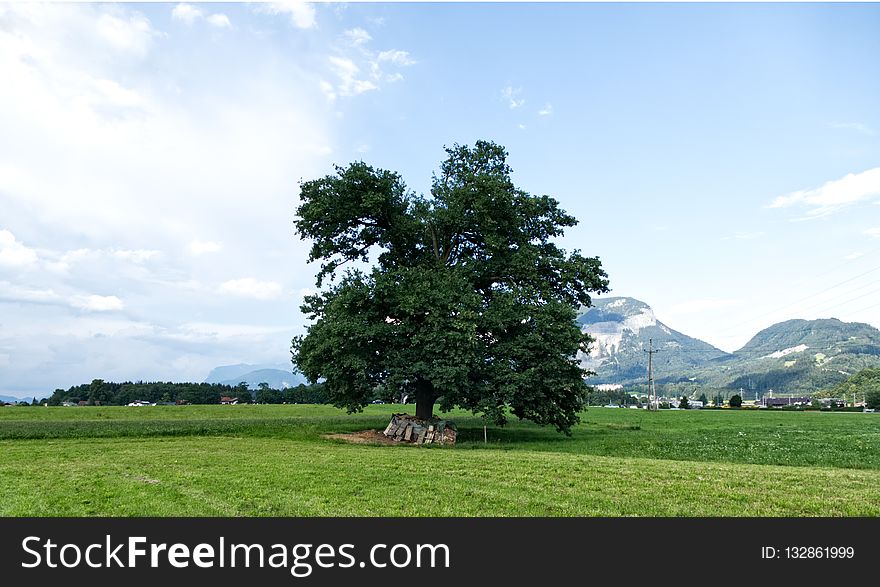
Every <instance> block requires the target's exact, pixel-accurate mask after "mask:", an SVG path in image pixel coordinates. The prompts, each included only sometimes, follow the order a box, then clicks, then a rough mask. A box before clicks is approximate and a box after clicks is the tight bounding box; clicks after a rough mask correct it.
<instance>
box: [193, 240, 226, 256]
mask: <svg viewBox="0 0 880 587" xmlns="http://www.w3.org/2000/svg"><path fill="white" fill-rule="evenodd" d="M187 250H189V252H190V254H193V255H204V254H206V253H219V252H220V251H222V250H223V244H222V243H218V242H214V241H201V240H194V241H190V243H189V244H188V245H187Z"/></svg>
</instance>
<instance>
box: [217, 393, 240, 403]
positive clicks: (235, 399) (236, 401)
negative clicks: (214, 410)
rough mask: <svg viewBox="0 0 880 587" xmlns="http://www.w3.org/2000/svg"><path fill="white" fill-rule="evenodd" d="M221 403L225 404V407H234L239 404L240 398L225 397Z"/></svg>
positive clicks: (221, 399)
mask: <svg viewBox="0 0 880 587" xmlns="http://www.w3.org/2000/svg"><path fill="white" fill-rule="evenodd" d="M220 403H221V404H223V405H224V406H234V405H235V404H237V403H238V398H237V397H228V396H225V395H224V396H223V397H221V398H220Z"/></svg>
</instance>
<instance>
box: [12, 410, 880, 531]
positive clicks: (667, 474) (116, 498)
mask: <svg viewBox="0 0 880 587" xmlns="http://www.w3.org/2000/svg"><path fill="white" fill-rule="evenodd" d="M408 407H409V408H410V410H411V409H412V406H408ZM394 411H403V407H402V406H388V405H384V406H370V407H369V408H368V409H367V410H366V412H365V413H363V414H358V415H353V416H348V415H346V414H345V413H344V412H342V411H340V410H336V409H335V408H332V407H327V406H293V405H291V406H283V405H282V406H182V407H176V406H173V407H171V406H169V407H149V408H127V407H119V408H111V407H88V408H44V407H33V408H18V407H16V408H3V409H0V455H2V456H0V515H4V516H24V515H37V516H60V515H65V516H95V515H97V516H149V515H158V516H170V515H181V516H236V515H243V516H333V515H344V516H714V515H723V516H812V515H819V516H823V515H827V516H857V515H859V516H876V515H880V415H874V414H858V413H818V412H801V413H798V412H746V411H731V410H724V411H710V410H707V411H700V410H691V411H661V412H659V413H648V412H644V411H641V410H639V411H637V410H624V409H606V408H593V409H590V410H589V411H587V412H584V414H583V415H582V420H583V422H582V424H580V425H579V426H577V427H576V428H575V429H574V430H573V434H572V436H571V437H566V436H563V435H560V434H557V433H556V432H555V431H554V430H552V429H549V428H541V427H538V426H534V425H530V424H525V423H519V422H511V424H510V425H509V426H508V427H505V428H503V429H498V428H493V427H490V428H489V431H488V433H489V443H488V444H484V443H483V429H482V421H481V420H480V419H478V418H474V417H473V416H471V415H469V414H467V413H464V412H461V413H453V414H449V415H447V417H449V418H452V419H453V420H455V421H456V423H457V424H458V428H459V444H458V445H457V446H456V447H455V448H449V447H411V446H366V445H354V444H348V443H346V442H343V441H339V440H330V439H326V438H324V435H325V434H328V433H338V432H353V431H358V430H364V429H368V428H373V429H380V428H383V427H384V426H385V425H386V424H387V422H388V418H389V415H390V414H391V413H392V412H394Z"/></svg>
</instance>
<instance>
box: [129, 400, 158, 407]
mask: <svg viewBox="0 0 880 587" xmlns="http://www.w3.org/2000/svg"><path fill="white" fill-rule="evenodd" d="M125 405H127V406H132V407H135V408H137V407H141V406H155V405H156V404H154V403H150V402H148V401H146V400H142V399H136V400H134V401H133V402H131V403H129V404H125Z"/></svg>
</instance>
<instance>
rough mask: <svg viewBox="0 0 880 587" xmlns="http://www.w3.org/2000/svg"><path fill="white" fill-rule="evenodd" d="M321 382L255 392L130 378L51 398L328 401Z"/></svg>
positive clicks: (55, 402) (116, 402) (106, 402)
mask: <svg viewBox="0 0 880 587" xmlns="http://www.w3.org/2000/svg"><path fill="white" fill-rule="evenodd" d="M322 387H323V386H322V385H321V384H316V385H298V386H296V387H290V388H287V389H282V390H277V389H270V388H269V386H268V384H266V383H261V384H260V389H258V390H257V392H256V394H253V393H252V392H251V390H250V389H248V385H247V384H246V383H244V382H242V383H239V384H238V385H224V384H220V383H172V382H162V381H151V382H145V381H138V382H131V381H126V382H123V383H115V382H112V381H104V380H103V379H95V380H93V381H92V382H91V383H84V384H82V385H75V386H73V387H71V388H69V389H67V390H64V389H56V390H55V393H53V394H52V396H51V397H50V398H49V399H48V400H44V401H47V402H48V403H49V405H50V406H60V405H61V404H63V403H65V402H73V403H79V402H86V404H88V405H103V406H124V405H127V404H129V403H131V402H134V401H147V402H150V403H159V404H161V403H188V404H219V403H220V398H221V397H237V398H238V399H239V402H240V403H250V402H252V401H254V400H256V401H257V403H273V404H274V403H315V404H321V403H327V398H326V396H325V394H324V392H323V389H322Z"/></svg>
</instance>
